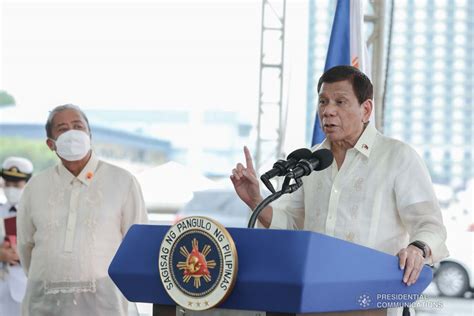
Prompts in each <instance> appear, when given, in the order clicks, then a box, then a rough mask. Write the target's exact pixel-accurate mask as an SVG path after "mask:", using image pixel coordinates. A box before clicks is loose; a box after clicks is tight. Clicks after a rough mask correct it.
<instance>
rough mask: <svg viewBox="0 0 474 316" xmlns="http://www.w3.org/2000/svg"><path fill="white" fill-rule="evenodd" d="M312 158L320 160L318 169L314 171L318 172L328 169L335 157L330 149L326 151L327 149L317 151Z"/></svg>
mask: <svg viewBox="0 0 474 316" xmlns="http://www.w3.org/2000/svg"><path fill="white" fill-rule="evenodd" d="M312 157H314V158H316V159H318V160H319V164H318V166H317V167H316V169H314V170H316V171H320V170H324V169H326V168H327V167H329V166H330V165H331V164H332V161H333V159H334V156H333V155H332V152H331V151H330V150H329V149H326V148H323V149H320V150H317V151H315V152H314V153H313V154H312Z"/></svg>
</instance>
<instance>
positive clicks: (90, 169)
mask: <svg viewBox="0 0 474 316" xmlns="http://www.w3.org/2000/svg"><path fill="white" fill-rule="evenodd" d="M98 165H99V159H98V158H97V156H96V155H95V154H94V152H92V153H91V157H90V159H89V161H88V162H87V164H86V165H85V167H84V168H83V169H82V171H81V173H79V175H78V176H77V177H75V176H74V175H73V174H72V173H71V172H70V171H69V170H67V169H66V167H64V165H63V164H62V163H61V164H59V167H58V168H59V170H58V171H59V176H60V177H61V178H62V179H64V180H65V181H67V183H71V182H72V181H73V180H74V179H77V180H79V181H81V182H82V183H83V184H85V185H89V184H90V183H91V181H92V178H93V177H94V174H95V172H96V169H97V166H98Z"/></svg>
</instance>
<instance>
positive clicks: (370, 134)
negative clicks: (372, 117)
mask: <svg viewBox="0 0 474 316" xmlns="http://www.w3.org/2000/svg"><path fill="white" fill-rule="evenodd" d="M377 133H378V131H377V129H376V128H375V124H374V123H372V122H369V124H367V126H366V127H365V130H364V131H363V132H362V135H360V137H359V140H358V141H357V143H356V144H355V146H354V149H356V150H357V151H359V152H360V153H361V154H363V155H364V156H366V157H367V158H369V156H370V152H371V151H372V148H373V147H374V143H375V137H376V136H377Z"/></svg>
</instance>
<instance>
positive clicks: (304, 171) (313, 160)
mask: <svg viewBox="0 0 474 316" xmlns="http://www.w3.org/2000/svg"><path fill="white" fill-rule="evenodd" d="M333 159H334V157H333V155H332V152H331V151H330V150H329V149H325V148H323V149H320V150H317V151H315V152H314V153H312V155H311V157H309V158H307V159H301V160H300V161H299V162H298V163H297V164H296V167H294V169H293V170H291V171H290V172H288V174H287V175H286V177H289V178H295V179H296V178H301V177H304V176H307V175H309V174H310V173H311V172H313V170H316V171H320V170H324V169H326V168H327V167H329V166H330V165H331V164H332V161H333Z"/></svg>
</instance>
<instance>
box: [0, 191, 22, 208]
mask: <svg viewBox="0 0 474 316" xmlns="http://www.w3.org/2000/svg"><path fill="white" fill-rule="evenodd" d="M3 192H4V193H5V197H6V198H7V201H8V203H10V204H12V205H16V204H18V202H20V198H21V194H22V193H23V189H20V188H15V187H6V188H4V189H3Z"/></svg>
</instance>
